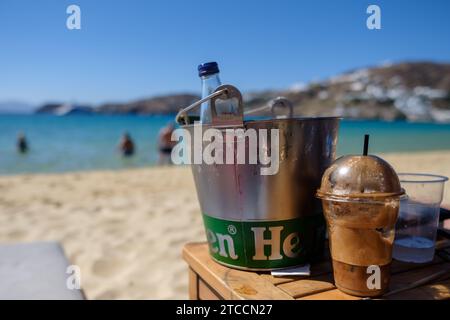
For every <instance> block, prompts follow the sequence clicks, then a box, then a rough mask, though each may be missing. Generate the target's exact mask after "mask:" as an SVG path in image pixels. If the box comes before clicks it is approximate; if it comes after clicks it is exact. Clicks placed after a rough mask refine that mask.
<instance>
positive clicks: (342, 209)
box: [322, 200, 399, 229]
mask: <svg viewBox="0 0 450 320" xmlns="http://www.w3.org/2000/svg"><path fill="white" fill-rule="evenodd" d="M322 204H323V209H324V213H325V216H326V218H327V220H329V221H331V222H332V223H333V224H336V225H341V226H346V227H349V228H359V229H366V228H367V229H374V228H385V227H392V226H394V225H395V223H396V221H397V216H398V209H399V201H398V200H389V201H386V202H344V201H328V200H323V201H322Z"/></svg>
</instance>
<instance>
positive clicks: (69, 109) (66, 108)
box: [35, 103, 94, 116]
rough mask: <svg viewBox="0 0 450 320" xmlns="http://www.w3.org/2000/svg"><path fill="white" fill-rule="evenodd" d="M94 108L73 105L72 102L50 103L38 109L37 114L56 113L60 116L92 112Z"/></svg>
mask: <svg viewBox="0 0 450 320" xmlns="http://www.w3.org/2000/svg"><path fill="white" fill-rule="evenodd" d="M93 112H94V109H92V107H89V106H80V105H73V104H70V103H48V104H44V105H43V106H41V107H40V108H38V109H36V111H35V113H37V114H54V115H58V116H66V115H74V114H83V115H84V114H92V113H93Z"/></svg>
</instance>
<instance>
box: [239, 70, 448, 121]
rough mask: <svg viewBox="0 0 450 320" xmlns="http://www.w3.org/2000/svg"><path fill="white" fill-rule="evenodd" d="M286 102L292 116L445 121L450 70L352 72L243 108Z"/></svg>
mask: <svg viewBox="0 0 450 320" xmlns="http://www.w3.org/2000/svg"><path fill="white" fill-rule="evenodd" d="M276 95H281V96H285V97H287V98H288V99H289V100H291V101H292V102H293V104H294V110H295V114H296V115H302V116H344V117H346V118H366V119H384V120H395V119H408V120H416V121H445V122H449V121H450V64H438V63H429V62H414V63H400V64H395V65H389V66H383V67H374V68H364V69H356V70H353V71H351V72H347V73H344V74H341V75H338V76H335V77H332V78H330V79H327V80H325V81H322V82H317V83H310V84H309V85H306V86H304V87H300V88H298V89H295V88H294V89H291V90H284V91H271V92H263V93H254V94H250V95H248V99H247V102H246V107H247V108H249V109H251V108H257V107H261V106H263V105H264V104H265V103H267V101H268V100H270V99H271V98H272V97H273V96H276Z"/></svg>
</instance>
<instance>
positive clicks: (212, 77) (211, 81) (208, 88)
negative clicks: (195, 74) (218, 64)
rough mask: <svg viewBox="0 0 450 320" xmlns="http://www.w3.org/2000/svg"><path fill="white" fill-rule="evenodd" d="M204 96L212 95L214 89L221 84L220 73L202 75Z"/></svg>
mask: <svg viewBox="0 0 450 320" xmlns="http://www.w3.org/2000/svg"><path fill="white" fill-rule="evenodd" d="M201 79H202V98H204V97H206V96H208V95H210V94H211V93H213V92H214V90H215V89H216V88H217V87H218V86H220V85H221V82H220V78H219V73H214V74H209V75H207V76H202V77H201Z"/></svg>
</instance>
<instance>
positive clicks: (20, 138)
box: [16, 132, 28, 154]
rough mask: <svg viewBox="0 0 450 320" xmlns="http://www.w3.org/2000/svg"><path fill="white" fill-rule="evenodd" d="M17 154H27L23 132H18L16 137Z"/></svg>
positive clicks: (26, 143)
mask: <svg viewBox="0 0 450 320" xmlns="http://www.w3.org/2000/svg"><path fill="white" fill-rule="evenodd" d="M16 146H17V152H19V153H22V154H23V153H27V152H28V142H27V138H26V137H25V134H24V133H23V132H19V134H18V135H17V142H16Z"/></svg>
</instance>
